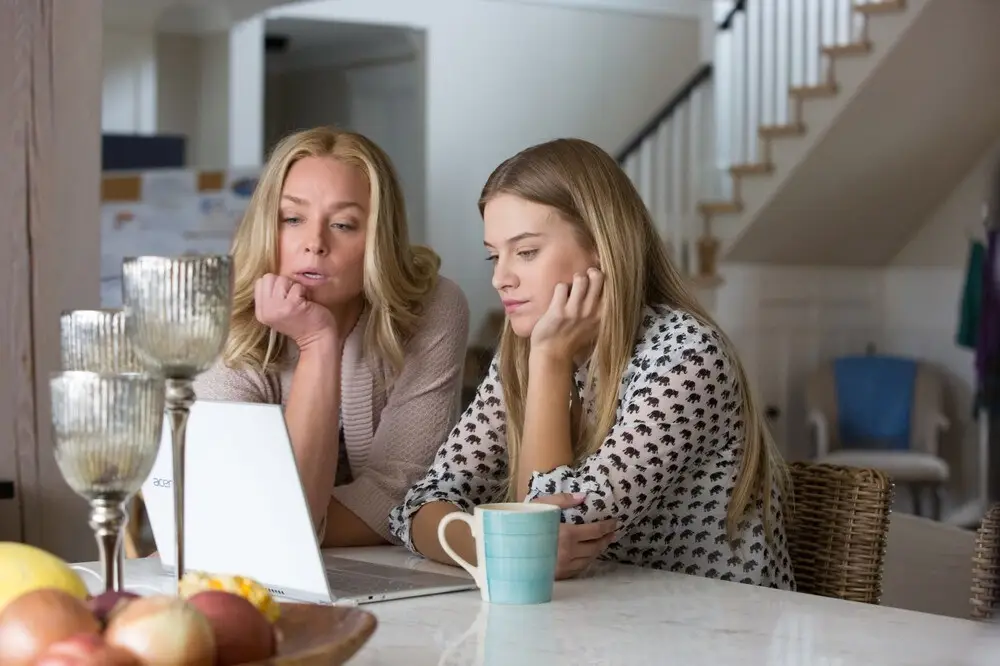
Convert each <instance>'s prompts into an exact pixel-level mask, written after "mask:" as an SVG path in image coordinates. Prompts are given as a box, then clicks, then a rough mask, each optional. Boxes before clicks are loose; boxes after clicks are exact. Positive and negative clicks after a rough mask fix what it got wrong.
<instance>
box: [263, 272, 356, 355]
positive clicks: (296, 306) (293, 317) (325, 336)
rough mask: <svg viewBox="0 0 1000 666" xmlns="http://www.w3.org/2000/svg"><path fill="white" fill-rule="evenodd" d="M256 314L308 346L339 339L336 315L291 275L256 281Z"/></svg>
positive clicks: (265, 321)
mask: <svg viewBox="0 0 1000 666" xmlns="http://www.w3.org/2000/svg"><path fill="white" fill-rule="evenodd" d="M254 314H255V315H256V317H257V321H259V322H260V323H262V324H264V325H265V326H269V327H271V328H273V329H274V330H276V331H277V332H278V333H281V334H282V335H285V336H287V337H289V338H291V339H292V340H294V341H295V344H296V345H297V346H298V347H299V349H300V350H301V349H306V348H308V347H309V346H310V345H315V344H317V343H319V342H320V341H323V340H330V339H336V338H337V326H336V321H335V320H334V318H333V315H332V314H330V311H329V310H327V309H326V308H325V307H323V306H322V305H319V304H318V303H314V302H313V301H310V300H309V298H308V297H307V296H306V290H305V287H303V286H302V285H301V284H299V283H298V282H295V281H294V280H292V279H291V278H287V277H285V276H283V275H274V274H273V273H268V274H266V275H264V276H263V277H261V278H258V280H257V282H256V283H255V284H254Z"/></svg>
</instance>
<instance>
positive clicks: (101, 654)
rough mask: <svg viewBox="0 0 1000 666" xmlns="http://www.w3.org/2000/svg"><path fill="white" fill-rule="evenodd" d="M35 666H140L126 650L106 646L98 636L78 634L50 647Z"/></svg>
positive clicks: (134, 657)
mask: <svg viewBox="0 0 1000 666" xmlns="http://www.w3.org/2000/svg"><path fill="white" fill-rule="evenodd" d="M35 666H140V662H139V659H138V657H136V656H135V655H134V654H132V653H131V652H129V651H128V650H125V649H124V648H119V647H115V646H113V645H108V644H107V643H105V642H104V639H103V638H102V637H101V636H99V635H96V634H79V635H77V636H73V637H72V638H67V639H66V640H63V641H59V642H58V643H53V644H52V645H50V646H49V649H48V650H46V651H45V652H43V653H42V655H41V656H40V657H39V658H38V660H37V661H35Z"/></svg>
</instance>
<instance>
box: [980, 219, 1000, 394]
mask: <svg viewBox="0 0 1000 666" xmlns="http://www.w3.org/2000/svg"><path fill="white" fill-rule="evenodd" d="M998 251H1000V247H998V232H997V231H996V230H993V229H991V230H990V231H989V234H988V235H987V246H986V257H985V259H986V260H985V261H984V262H983V271H982V278H981V284H982V306H981V308H980V313H979V327H978V328H979V330H978V334H977V336H976V383H977V387H976V388H977V397H978V400H977V402H978V403H979V404H980V405H982V406H983V407H986V408H987V409H988V410H989V412H990V413H991V414H997V413H1000V272H998V271H1000V261H998V257H997V253H998Z"/></svg>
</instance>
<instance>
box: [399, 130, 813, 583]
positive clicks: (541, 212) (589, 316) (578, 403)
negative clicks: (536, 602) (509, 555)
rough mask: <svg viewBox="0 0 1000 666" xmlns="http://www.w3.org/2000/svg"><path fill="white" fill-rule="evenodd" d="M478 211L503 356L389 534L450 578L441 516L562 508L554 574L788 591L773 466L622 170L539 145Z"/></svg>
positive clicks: (454, 527)
mask: <svg viewBox="0 0 1000 666" xmlns="http://www.w3.org/2000/svg"><path fill="white" fill-rule="evenodd" d="M480 211H481V213H482V215H483V220H484V229H485V247H486V253H487V256H488V258H489V260H490V261H491V262H492V266H493V286H494V287H495V288H496V290H497V292H498V294H499V296H500V298H501V302H502V303H503V305H504V308H505V310H506V313H507V320H506V324H505V328H504V331H503V336H502V339H501V342H500V348H499V351H498V353H497V356H496V358H495V359H494V362H493V364H492V367H491V368H490V371H489V375H488V376H487V378H486V379H485V380H484V381H483V383H482V385H481V386H480V388H479V393H478V395H477V397H476V399H475V400H474V401H473V403H472V404H471V405H470V406H469V408H468V410H467V411H466V412H465V414H464V415H463V417H462V419H461V420H460V422H459V424H458V425H457V426H456V427H455V428H454V429H453V430H452V433H451V435H450V437H449V438H448V441H447V442H445V444H444V445H443V446H442V447H441V448H440V449H439V451H438V454H437V457H436V458H435V461H434V464H433V465H432V466H431V468H430V470H429V471H428V472H427V474H426V475H424V477H423V479H421V480H420V481H418V482H417V483H416V484H415V485H414V486H413V488H411V489H410V491H409V493H407V496H406V499H405V500H404V501H403V502H402V503H401V504H400V505H399V506H398V507H396V508H395V510H394V511H393V514H392V521H391V526H392V530H393V533H394V534H395V535H397V537H398V538H399V539H400V540H401V541H402V542H403V543H405V544H406V545H408V546H409V547H410V548H411V549H413V550H414V551H416V552H418V553H421V554H423V555H425V556H426V557H429V558H431V559H435V560H438V561H441V562H446V563H450V562H451V559H450V558H449V557H448V556H447V554H445V553H444V552H443V550H442V549H441V547H440V545H439V543H438V539H437V526H438V524H439V523H440V521H441V519H442V518H443V517H444V516H445V515H447V514H448V513H450V512H452V511H469V510H471V509H472V508H473V507H474V506H475V505H478V504H481V503H484V502H492V501H503V500H508V501H544V502H549V503H555V504H558V505H559V506H561V507H562V508H563V509H564V510H563V520H564V525H563V527H562V531H561V534H560V541H559V561H558V565H557V572H556V575H557V577H560V578H565V577H569V576H573V575H576V574H577V573H579V572H580V571H582V570H583V569H585V568H586V567H587V565H588V564H589V563H590V562H591V561H593V560H594V559H595V558H597V557H602V558H605V559H610V560H615V561H618V562H622V563H628V564H635V565H640V566H649V567H655V568H663V569H670V570H673V571H680V572H685V573H689V574H696V575H703V576H708V577H712V578H721V579H725V580H732V581H738V582H743V583H749V584H755V585H764V586H772V587H779V588H786V589H792V588H793V587H794V581H793V576H792V570H791V567H790V563H789V559H788V551H787V546H786V542H785V533H784V525H783V517H784V516H783V511H782V504H783V501H784V492H785V489H786V472H785V468H784V466H783V463H782V461H781V459H780V456H779V455H778V453H777V452H776V450H775V447H774V445H773V443H772V440H771V437H770V436H769V434H768V431H767V428H766V426H765V423H764V419H763V417H762V415H761V413H760V409H759V407H758V405H757V404H756V402H755V400H754V399H753V396H752V395H751V392H750V386H749V382H748V381H747V378H746V375H745V373H744V371H743V368H742V366H741V364H740V361H739V359H738V357H737V355H736V352H735V349H734V348H733V345H732V344H731V343H730V342H729V340H728V339H727V338H726V337H725V335H724V334H723V333H722V332H721V331H720V330H719V329H718V327H717V326H716V325H715V323H714V322H713V321H712V319H711V317H710V316H709V315H708V313H706V312H705V310H704V309H703V308H702V307H701V306H700V305H699V304H698V302H697V301H696V300H695V298H694V297H693V296H692V295H691V294H690V292H689V291H688V290H687V288H686V287H685V285H684V282H683V280H682V278H681V277H680V275H678V273H677V271H676V269H675V268H674V266H673V265H672V264H671V262H670V260H669V259H668V257H667V254H666V252H665V251H664V248H663V243H662V241H661V240H660V238H659V237H658V235H657V232H656V230H655V229H654V227H653V224H652V221H651V219H650V216H649V213H648V211H647V210H646V208H645V206H644V205H643V202H642V200H641V198H640V197H639V195H638V193H637V192H636V190H635V188H634V187H633V186H632V183H631V182H630V181H629V179H628V177H627V176H626V175H625V174H624V172H623V171H622V170H621V169H620V168H619V167H618V165H617V164H616V163H615V162H614V161H613V160H612V159H611V157H610V156H608V155H607V154H606V153H605V152H604V151H602V150H600V149H599V148H597V147H596V146H594V145H592V144H589V143H587V142H584V141H579V140H558V141H552V142H549V143H544V144H541V145H538V146H535V147H532V148H529V149H527V150H525V151H523V152H521V153H519V154H517V155H515V156H514V157H512V158H510V159H509V160H507V161H506V162H504V163H503V164H501V165H500V166H499V167H498V168H497V169H496V170H495V171H494V172H493V174H492V175H491V176H490V178H489V180H488V181H487V183H486V186H485V187H484V188H483V193H482V197H481V199H480ZM447 529H448V530H449V542H450V543H451V544H453V545H455V546H456V550H457V551H458V553H459V555H461V556H463V557H465V558H467V559H469V560H470V561H474V560H475V548H474V544H473V542H472V540H471V536H470V535H469V534H468V531H467V529H463V527H462V525H461V523H455V522H453V523H451V524H450V526H449V527H448V528H447Z"/></svg>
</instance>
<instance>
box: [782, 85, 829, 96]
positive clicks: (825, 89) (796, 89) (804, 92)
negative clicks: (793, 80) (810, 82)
mask: <svg viewBox="0 0 1000 666" xmlns="http://www.w3.org/2000/svg"><path fill="white" fill-rule="evenodd" d="M789 93H790V94H791V95H792V96H793V97H798V98H800V99H814V98H817V97H832V96H834V95H836V94H837V84H836V83H820V84H819V85H816V86H793V87H792V89H791V90H789Z"/></svg>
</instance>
